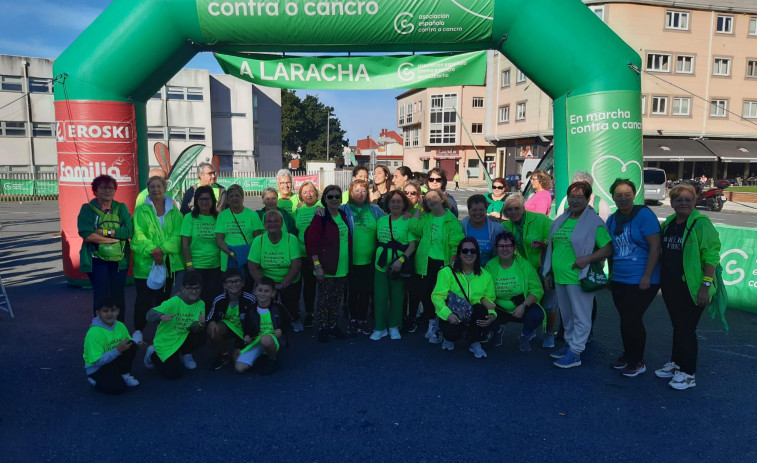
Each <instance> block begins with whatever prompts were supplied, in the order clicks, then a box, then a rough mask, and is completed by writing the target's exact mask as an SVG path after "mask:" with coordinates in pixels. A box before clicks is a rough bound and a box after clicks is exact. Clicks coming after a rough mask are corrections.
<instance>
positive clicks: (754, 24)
mask: <svg viewBox="0 0 757 463" xmlns="http://www.w3.org/2000/svg"><path fill="white" fill-rule="evenodd" d="M749 35H757V18H749Z"/></svg>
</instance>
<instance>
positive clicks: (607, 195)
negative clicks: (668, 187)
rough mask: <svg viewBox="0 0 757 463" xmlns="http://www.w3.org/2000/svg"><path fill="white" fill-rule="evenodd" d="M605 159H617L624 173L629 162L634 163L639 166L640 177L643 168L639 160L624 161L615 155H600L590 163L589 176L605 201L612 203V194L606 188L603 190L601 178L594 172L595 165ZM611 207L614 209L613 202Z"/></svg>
mask: <svg viewBox="0 0 757 463" xmlns="http://www.w3.org/2000/svg"><path fill="white" fill-rule="evenodd" d="M606 159H613V160H615V161H617V162H618V163H619V164H620V171H621V172H623V173H625V172H626V170H628V166H629V164H636V167H638V168H639V178H641V172H642V171H643V170H644V169H642V167H641V164H639V161H628V162H625V163H624V162H623V160H622V159H620V158H619V157H617V156H612V155H608V156H602V157H601V158H599V159H597V160H596V161H594V164H592V165H591V177H592V178H593V179H594V184H595V185H596V186H597V188H598V189H599V191H600V192H601V193H602V194H603V195H604V197H605V199H606V200H607V202H608V203H609V204H613V201H612V195H611V194H610V193H608V190H605V189H604V188H602V183H601V181H600V180H602V179H600V178H597V174H596V173H595V172H594V171H595V169H596V168H597V165H598V164H600V163H601V162H602V161H604V160H606ZM614 181H615V179H613V182H614ZM640 187H641V186H640ZM612 209H615V207H614V204H613V207H612Z"/></svg>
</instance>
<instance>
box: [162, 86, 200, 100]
mask: <svg viewBox="0 0 757 463" xmlns="http://www.w3.org/2000/svg"><path fill="white" fill-rule="evenodd" d="M166 99H167V100H187V101H202V100H203V94H202V88H200V87H169V86H166Z"/></svg>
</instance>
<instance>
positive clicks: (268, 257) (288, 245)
mask: <svg viewBox="0 0 757 463" xmlns="http://www.w3.org/2000/svg"><path fill="white" fill-rule="evenodd" d="M300 257H302V255H301V254H300V242H299V241H298V240H297V238H295V237H294V236H293V235H291V234H289V233H282V234H281V239H280V240H279V242H278V243H276V244H273V243H271V240H270V239H269V238H268V232H265V233H263V234H262V235H260V236H258V237H256V238H255V239H254V240H253V241H252V246H250V255H249V256H247V259H248V260H249V261H250V262H255V263H256V264H258V265H260V272H261V273H262V274H263V276H265V277H268V278H271V279H273V281H275V282H276V283H281V280H283V279H284V277H285V276H286V274H287V273H289V268H290V267H291V266H292V260H293V259H298V258H300ZM298 281H300V274H299V273H298V274H297V276H296V277H295V279H294V280H293V281H292V283H296V282H298Z"/></svg>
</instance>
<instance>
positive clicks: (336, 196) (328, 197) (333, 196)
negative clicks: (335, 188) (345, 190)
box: [326, 195, 342, 199]
mask: <svg viewBox="0 0 757 463" xmlns="http://www.w3.org/2000/svg"><path fill="white" fill-rule="evenodd" d="M326 199H342V196H341V195H326Z"/></svg>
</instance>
